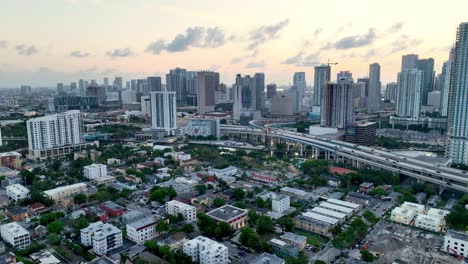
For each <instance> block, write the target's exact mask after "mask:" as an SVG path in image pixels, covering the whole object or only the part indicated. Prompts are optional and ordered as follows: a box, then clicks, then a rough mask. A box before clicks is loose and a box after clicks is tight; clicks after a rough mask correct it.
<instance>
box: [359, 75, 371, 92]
mask: <svg viewBox="0 0 468 264" xmlns="http://www.w3.org/2000/svg"><path fill="white" fill-rule="evenodd" d="M357 82H358V83H363V84H364V89H365V93H364V96H365V97H367V96H369V78H367V77H362V78H358V79H357Z"/></svg>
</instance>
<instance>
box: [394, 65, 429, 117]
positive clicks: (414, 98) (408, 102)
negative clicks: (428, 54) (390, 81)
mask: <svg viewBox="0 0 468 264" xmlns="http://www.w3.org/2000/svg"><path fill="white" fill-rule="evenodd" d="M423 77H424V72H423V71H420V70H418V69H414V68H413V69H410V70H403V71H402V72H400V73H398V84H397V86H398V90H397V98H396V106H395V110H396V111H395V113H396V115H397V116H401V117H409V118H411V119H418V118H419V114H420V112H421V92H422V89H423V85H424V84H423V79H424V78H423Z"/></svg>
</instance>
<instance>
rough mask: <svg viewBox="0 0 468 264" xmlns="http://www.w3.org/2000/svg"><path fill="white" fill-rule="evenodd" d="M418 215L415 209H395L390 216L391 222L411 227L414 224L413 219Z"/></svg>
mask: <svg viewBox="0 0 468 264" xmlns="http://www.w3.org/2000/svg"><path fill="white" fill-rule="evenodd" d="M416 215H417V212H416V211H415V210H413V209H408V208H403V207H395V209H393V210H392V214H391V215H390V220H392V221H395V222H397V223H401V224H405V225H409V224H411V223H412V222H413V219H414V218H415V217H416Z"/></svg>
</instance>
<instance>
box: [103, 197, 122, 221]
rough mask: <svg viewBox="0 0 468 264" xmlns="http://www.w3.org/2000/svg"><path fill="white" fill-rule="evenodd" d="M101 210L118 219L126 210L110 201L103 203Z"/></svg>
mask: <svg viewBox="0 0 468 264" xmlns="http://www.w3.org/2000/svg"><path fill="white" fill-rule="evenodd" d="M100 208H101V209H102V210H104V211H106V212H107V213H108V214H109V215H110V216H112V217H118V216H121V215H123V214H124V213H125V211H126V209H125V207H123V206H120V205H118V204H116V203H114V202H111V201H108V202H105V203H102V204H101V206H100Z"/></svg>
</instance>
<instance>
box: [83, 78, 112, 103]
mask: <svg viewBox="0 0 468 264" xmlns="http://www.w3.org/2000/svg"><path fill="white" fill-rule="evenodd" d="M86 95H87V96H94V97H97V100H98V104H99V105H101V104H103V103H104V101H106V99H107V96H106V88H105V87H104V86H99V85H98V84H97V83H96V82H95V81H91V85H89V86H88V87H86Z"/></svg>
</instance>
